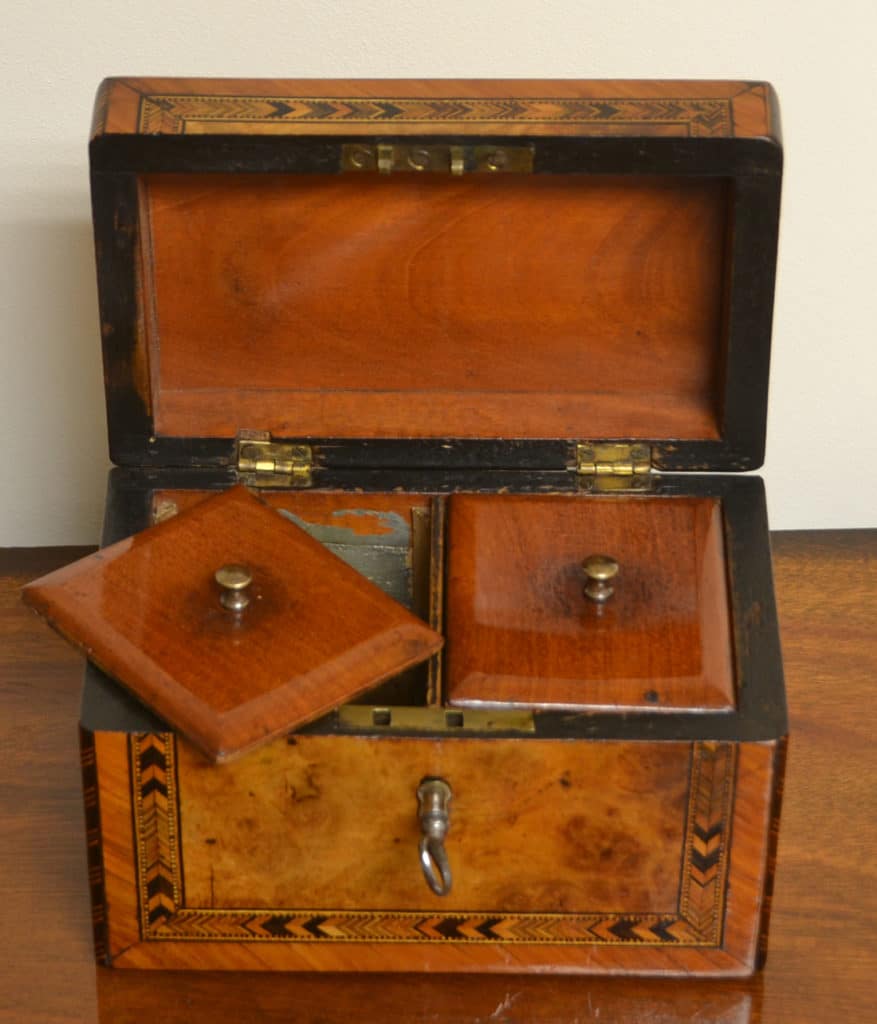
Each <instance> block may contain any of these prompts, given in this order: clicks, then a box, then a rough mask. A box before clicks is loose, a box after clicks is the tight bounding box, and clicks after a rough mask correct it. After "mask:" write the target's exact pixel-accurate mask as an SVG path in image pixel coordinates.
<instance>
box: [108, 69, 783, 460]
mask: <svg viewBox="0 0 877 1024" xmlns="http://www.w3.org/2000/svg"><path fill="white" fill-rule="evenodd" d="M351 146H357V147H360V148H361V147H366V148H370V149H371V150H372V151H374V153H377V151H378V147H379V146H383V147H384V149H385V151H386V148H387V147H389V148H390V149H391V150H392V152H393V153H394V154H395V156H394V157H393V160H392V161H391V162H390V165H389V166H390V169H391V173H389V174H379V173H378V170H377V167H376V166H375V167H369V168H366V171H367V172H366V173H353V172H354V171H355V170H356V168H354V167H352V166H349V161H348V162H345V156H344V153H345V150H349V149H350V147H351ZM418 146H427V147H431V148H432V149H433V150H434V151H435V152H437V153H441V152H442V148H443V147H444V148H445V149H446V150H447V151H448V152H447V153H445V156H447V155H448V153H450V151H451V148H453V147H457V148H460V147H462V149H463V150H465V151H466V152H469V150H470V149H471V151H472V153H475V152H476V151H478V152H480V151H481V150H485V148H486V147H488V146H489V147H499V148H502V147H518V148H520V149H522V150H523V149H526V150H527V152H528V153H529V154H530V157H528V159H527V160H526V161H524V162H523V163H521V164H520V165H519V163H516V162H515V160H512V161H511V163H512V164H513V165H514V166H510V167H508V168H507V173H502V174H494V173H486V171H487V170H489V169H490V168H489V167H485V166H482V165H480V164H477V162H476V163H473V162H472V160H469V158H467V160H468V162H466V161H464V163H463V165H462V169H463V171H464V173H463V174H462V175H456V174H452V173H449V172H450V171H452V170H453V167H452V166H451V165H450V162H448V161H446V162H447V163H448V166H447V167H445V168H444V171H442V170H439V171H438V172H437V173H429V174H417V173H413V172H412V170H411V168H410V167H408V166H407V165H406V163H405V159H404V157H405V154H406V153H410V152H413V149H412V147H414V148H416V147H418ZM467 147H468V148H467ZM473 147H474V148H473ZM479 147H480V148H479ZM375 163H376V164H377V160H375ZM528 167H532V170H531V171H528ZM781 167H782V150H781V147H780V141H779V122H778V115H777V109H776V100H775V96H774V94H773V92H772V90H771V89H770V87H769V86H767V85H765V84H764V83H748V82H633V81H631V82H571V81H567V82H533V81H516V82H501V81H492V82H477V81H465V82H462V81H459V82H457V81H433V82H426V81H422V82H408V81H401V80H400V81H365V80H363V81H356V82H344V81H335V82H301V81H298V82H294V81H275V80H271V81H262V82H260V81H255V80H253V81H219V80H217V81H209V80H185V79H173V80H171V79H124V80H122V79H116V80H109V81H108V82H107V83H105V84H104V86H103V87H102V89H101V91H100V92H99V95H98V100H97V103H96V110H95V128H94V135H93V139H92V144H91V169H92V190H93V208H94V221H95V238H96V244H97V256H98V282H99V290H100V302H101V325H102V332H103V341H104V361H105V370H106V380H107V406H108V420H109V435H110V451H111V455H112V458H113V459H114V461H116V462H117V463H119V464H121V465H144V464H150V465H152V466H156V467H159V466H168V467H169V466H181V467H182V466H208V465H214V466H230V465H233V464H234V459H235V438H236V437H237V436H238V434H239V432H240V431H242V430H257V431H262V432H268V433H270V434H271V435H272V436H273V437H274V438H275V439H277V440H288V441H293V442H295V441H301V442H305V443H309V444H311V446H312V448H313V453H314V464H315V466H316V467H317V468H320V467H326V468H333V467H339V466H346V465H356V466H362V467H373V468H381V467H389V466H399V467H402V468H404V467H412V468H414V467H421V468H427V467H429V468H441V467H444V468H454V467H459V466H475V465H477V466H481V467H483V468H494V469H501V468H522V469H523V468H530V469H556V470H562V469H568V468H569V467H570V465H573V466H574V465H575V445H576V442H593V441H600V440H607V441H608V440H621V441H631V442H632V441H641V442H644V443H647V444H649V445H650V446H651V450H652V465H654V466H655V467H656V468H660V469H663V470H670V471H672V470H729V469H731V470H741V469H753V468H757V466H758V465H760V464H761V461H762V458H763V450H764V436H765V427H766V413H767V378H768V368H769V354H770V328H771V315H772V304H773V288H774V276H775V265H776V242H777V233H778V214H779V196H780V181H781ZM385 169H386V167H385ZM446 172H447V173H446Z"/></svg>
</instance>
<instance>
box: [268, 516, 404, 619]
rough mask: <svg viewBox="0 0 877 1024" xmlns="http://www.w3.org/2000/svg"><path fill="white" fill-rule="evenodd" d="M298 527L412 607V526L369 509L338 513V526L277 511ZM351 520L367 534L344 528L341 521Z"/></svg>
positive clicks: (400, 518) (399, 519) (399, 518)
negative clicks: (364, 526) (357, 520)
mask: <svg viewBox="0 0 877 1024" xmlns="http://www.w3.org/2000/svg"><path fill="white" fill-rule="evenodd" d="M278 511H279V512H280V514H281V515H282V516H286V518H287V519H289V520H291V521H292V522H293V523H295V524H296V526H300V527H301V528H302V529H303V530H306V531H307V532H308V533H309V534H310V535H311V536H312V537H313V538H314V539H315V540H318V541H320V543H321V544H324V545H325V546H326V547H327V548H328V549H329V550H330V551H331V552H332V554H334V555H337V556H338V557H339V558H340V559H342V561H344V562H346V563H347V564H348V565H350V566H352V567H353V568H354V569H356V570H357V571H358V572H361V573H362V575H363V576H365V577H366V578H367V579H369V580H371V581H372V583H375V584H377V586H379V587H380V588H381V590H383V591H385V592H386V593H387V594H389V595H390V597H393V598H395V599H396V600H397V601H399V602H400V603H401V604H403V605H405V607H406V608H411V606H412V603H413V587H412V573H411V553H410V552H411V524H410V523H409V522H407V521H406V520H405V519H404V517H403V516H401V515H399V513H398V512H377V511H372V510H370V509H360V508H357V509H338V510H337V511H335V512H333V513H332V518H333V519H336V520H338V522H337V523H332V524H330V525H326V524H324V523H311V522H308V520H307V519H304V518H303V517H302V516H299V515H296V514H295V512H290V511H289V510H288V509H285V508H281V509H278ZM351 516H353V517H357V518H360V517H361V518H362V519H363V520H366V521H367V522H368V524H369V530H368V532H359V531H357V530H356V529H354V528H353V527H351V526H345V525H344V524H343V522H341V520H345V519H349V518H350V517H351Z"/></svg>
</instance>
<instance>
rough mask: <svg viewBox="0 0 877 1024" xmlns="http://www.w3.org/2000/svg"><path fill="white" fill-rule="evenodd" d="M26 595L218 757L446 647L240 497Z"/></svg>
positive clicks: (97, 557) (96, 557) (234, 491)
mask: <svg viewBox="0 0 877 1024" xmlns="http://www.w3.org/2000/svg"><path fill="white" fill-rule="evenodd" d="M23 596H24V599H25V601H26V602H27V603H28V604H30V605H31V606H32V607H33V608H35V609H36V610H37V611H38V612H39V613H40V614H41V615H43V616H44V617H45V618H46V619H47V620H48V621H49V622H50V623H51V624H52V625H53V626H54V627H55V628H56V629H57V630H58V632H60V633H61V634H62V636H64V637H65V638H66V639H68V640H69V641H70V642H71V643H73V644H74V645H75V646H77V647H79V648H80V649H81V650H82V651H83V653H85V654H86V655H87V656H88V657H89V658H90V659H91V660H92V661H93V662H94V663H95V664H96V665H97V666H98V667H99V668H101V669H103V670H104V671H105V672H107V673H108V674H109V675H111V676H113V677H114V678H115V679H117V680H118V681H119V682H121V683H122V684H123V685H124V686H125V687H126V688H127V689H129V690H131V691H132V692H133V693H134V694H135V695H136V696H137V697H139V698H140V699H141V700H142V701H143V703H144V704H146V706H147V707H149V708H151V709H152V710H153V711H155V712H156V713H157V714H159V715H160V716H161V717H162V718H164V719H166V720H167V721H168V722H169V723H170V724H171V725H172V726H174V727H175V728H177V729H179V731H180V732H182V733H183V734H184V735H186V736H187V737H188V738H189V739H190V740H191V741H192V742H193V743H194V744H195V745H196V746H198V747H200V748H201V750H203V751H204V753H205V754H207V756H208V757H210V758H212V759H213V760H217V761H220V760H227V759H229V758H231V757H233V756H237V755H238V754H241V753H244V752H245V751H248V750H251V749H253V748H255V747H258V746H260V745H262V744H263V743H266V742H268V741H269V740H271V739H273V738H274V737H276V736H278V735H280V734H282V733H285V732H288V731H290V730H292V729H294V728H296V727H298V726H300V725H303V724H304V723H306V722H308V721H311V720H312V719H314V718H317V717H318V716H319V715H321V714H323V713H325V712H327V711H329V710H331V709H332V708H335V707H338V706H340V705H341V704H344V703H346V702H347V701H349V700H351V699H353V698H354V697H356V696H358V695H359V694H361V693H363V692H365V691H366V690H369V689H371V688H372V687H373V686H376V685H377V684H378V683H380V682H382V681H383V680H384V679H387V678H389V677H390V676H394V675H396V674H398V673H400V672H402V671H404V670H405V669H407V668H409V667H411V666H412V665H416V664H418V663H419V662H422V661H425V660H426V659H427V658H428V657H429V656H430V655H431V654H434V653H435V652H436V651H437V650H438V649H439V648H440V647H441V645H442V643H443V640H442V637H441V636H440V635H439V634H438V633H436V632H434V631H433V630H432V629H430V628H429V627H428V626H426V624H425V623H423V622H422V621H421V620H420V619H418V618H417V617H416V616H415V615H414V614H412V613H411V612H409V611H408V610H407V609H406V608H404V607H403V606H402V605H401V604H399V603H398V602H396V601H394V600H393V599H392V598H391V597H388V596H387V595H386V594H385V593H384V592H383V591H382V590H381V589H380V588H379V587H377V586H375V585H374V584H373V583H371V582H369V581H368V580H367V579H366V578H365V577H364V576H362V575H360V573H358V572H357V571H356V570H355V569H352V568H351V567H350V566H349V565H347V564H346V563H345V562H343V561H342V560H341V559H340V558H338V557H337V556H335V555H334V554H332V553H331V552H330V551H329V550H328V549H327V548H325V547H324V546H323V545H322V544H321V543H320V542H319V541H317V540H314V539H313V538H312V537H310V536H309V535H308V534H307V533H305V531H304V530H302V529H300V528H299V527H298V526H296V525H295V524H294V523H292V522H290V521H289V520H288V519H286V518H284V517H283V516H279V515H277V513H276V512H275V511H274V510H273V509H271V508H270V507H269V506H268V505H266V504H264V503H263V502H262V501H260V500H259V499H258V498H256V497H255V496H254V495H252V494H251V493H250V492H249V491H247V490H246V488H244V487H233V488H231V489H230V490H228V491H224V492H222V493H221V494H219V495H217V496H215V497H212V498H208V499H206V500H205V501H202V502H200V503H199V504H198V505H196V506H194V507H193V508H190V509H187V510H186V511H184V512H181V513H180V514H179V515H177V516H174V517H172V518H171V519H168V520H166V521H165V522H162V523H159V524H158V525H157V526H153V527H151V528H149V529H147V530H144V531H142V532H141V533H138V534H136V535H135V536H133V537H129V538H128V539H127V540H123V541H120V542H119V543H117V544H113V545H111V546H110V547H108V548H104V549H103V550H101V551H98V552H97V553H96V554H93V555H89V556H88V557H87V558H83V559H81V560H80V561H78V562H75V563H74V564H73V565H69V566H67V567H65V568H63V569H59V570H58V571H57V572H54V573H50V574H49V575H48V576H44V577H43V578H42V579H39V580H36V581H34V582H33V583H30V584H28V586H27V587H25V589H24V591H23Z"/></svg>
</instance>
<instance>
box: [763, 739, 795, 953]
mask: <svg viewBox="0 0 877 1024" xmlns="http://www.w3.org/2000/svg"><path fill="white" fill-rule="evenodd" d="M788 748H789V741H788V737H787V736H784V737H782V738H781V739H780V740H778V741H777V743H776V746H775V748H774V755H773V773H772V775H773V797H772V800H771V807H770V826H769V828H768V839H767V857H766V864H765V879H764V896H763V902H762V908H761V918H760V920H759V936H758V952H757V955H756V961H755V966H756V969H757V970H762V969H763V968H764V966H765V963H766V962H767V953H768V948H769V935H770V920H771V912H772V910H773V891H774V883H775V881H776V865H777V852H778V847H779V838H780V821H781V818H782V809H783V793H784V790H785V778H786V762H787V760H788Z"/></svg>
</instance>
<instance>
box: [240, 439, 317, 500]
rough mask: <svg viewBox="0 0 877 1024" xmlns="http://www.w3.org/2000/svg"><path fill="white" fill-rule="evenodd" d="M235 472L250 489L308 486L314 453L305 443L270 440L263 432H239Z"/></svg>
mask: <svg viewBox="0 0 877 1024" xmlns="http://www.w3.org/2000/svg"><path fill="white" fill-rule="evenodd" d="M237 445H238V448H237V471H238V477H239V479H240V481H241V483H244V484H247V485H248V486H249V487H309V486H310V483H311V471H312V470H313V468H314V453H313V449H312V448H311V447H310V445H307V444H285V443H283V442H281V441H272V440H271V435H270V434H269V433H267V432H266V431H262V430H242V431H241V432H240V433H239V434H238V442H237Z"/></svg>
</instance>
